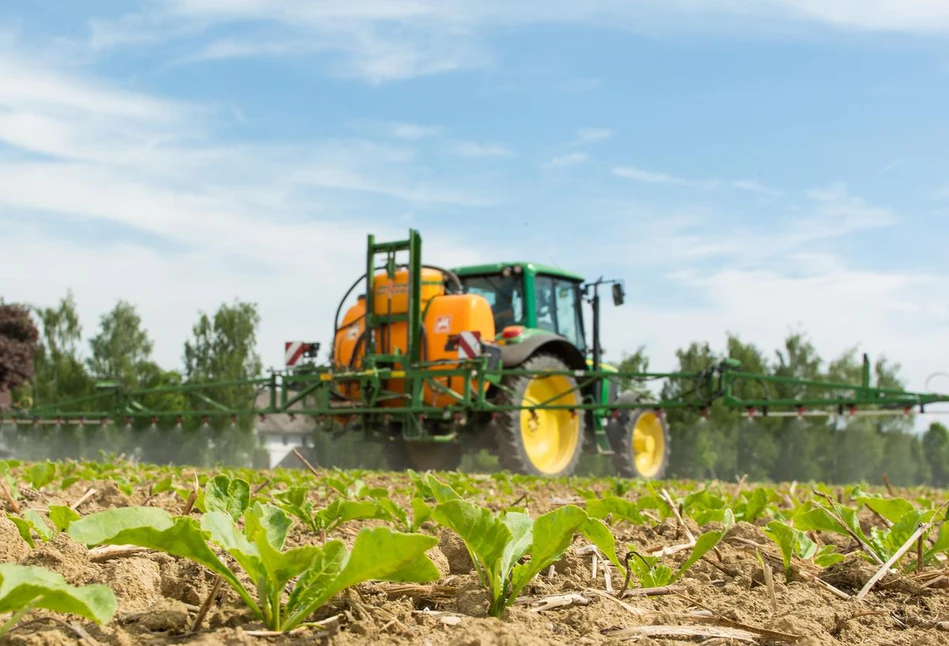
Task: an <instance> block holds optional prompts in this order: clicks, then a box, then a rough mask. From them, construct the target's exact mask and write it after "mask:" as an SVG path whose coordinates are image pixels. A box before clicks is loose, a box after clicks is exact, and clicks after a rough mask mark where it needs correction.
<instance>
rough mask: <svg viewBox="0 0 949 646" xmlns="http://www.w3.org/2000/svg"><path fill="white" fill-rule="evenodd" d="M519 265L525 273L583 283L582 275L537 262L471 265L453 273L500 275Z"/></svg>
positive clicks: (454, 269) (456, 269)
mask: <svg viewBox="0 0 949 646" xmlns="http://www.w3.org/2000/svg"><path fill="white" fill-rule="evenodd" d="M516 265H519V266H520V267H522V268H523V269H524V271H525V272H528V271H529V272H533V273H535V274H548V275H551V276H557V277H558V278H566V279H567V280H577V281H582V280H583V276H581V275H580V274H575V273H573V272H570V271H565V270H563V269H560V268H559V267H552V266H550V265H541V264H539V263H536V262H495V263H491V264H487V265H469V266H467V267H455V268H453V269H452V271H453V272H455V273H456V274H458V275H459V276H474V275H477V274H499V273H501V271H502V270H503V269H504V268H505V267H513V266H516Z"/></svg>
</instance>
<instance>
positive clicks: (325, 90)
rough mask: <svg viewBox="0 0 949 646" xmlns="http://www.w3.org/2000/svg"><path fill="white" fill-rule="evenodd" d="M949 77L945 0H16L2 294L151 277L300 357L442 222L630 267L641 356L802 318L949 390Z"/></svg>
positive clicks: (780, 327)
mask: <svg viewBox="0 0 949 646" xmlns="http://www.w3.org/2000/svg"><path fill="white" fill-rule="evenodd" d="M947 81H949V3H944V2H939V1H938V0H701V1H700V0H661V1H660V0H584V1H583V2H566V1H564V0H546V1H545V2H540V1H535V0H516V1H514V2H511V1H510V0H508V1H507V2H500V1H497V0H479V1H478V2H462V1H460V0H441V1H437V2H435V1H428V0H346V1H340V2H335V1H323V2H320V1H317V0H148V1H145V2H138V3H135V2H130V1H122V2H118V1H113V0H106V1H99V2H91V1H89V0H70V2H68V3H52V2H48V1H46V2H44V1H37V2H30V3H24V2H15V1H14V0H0V241H2V248H3V252H2V260H3V261H2V262H0V295H2V296H3V298H4V299H5V300H7V301H8V302H9V301H23V302H28V303H31V304H35V305H55V304H56V303H57V302H58V301H59V299H61V298H62V297H63V296H65V294H66V292H67V290H72V292H73V294H74V296H75V299H76V302H77V304H78V307H79V311H80V314H81V317H82V323H83V328H84V333H85V336H86V338H88V337H89V336H91V335H92V334H94V332H95V329H96V327H97V326H98V322H99V317H101V316H102V315H103V314H105V313H106V312H107V311H108V310H109V309H110V308H112V307H113V306H114V305H115V303H116V302H117V300H118V299H125V300H128V301H130V302H132V303H133V304H134V305H135V306H136V307H137V308H138V311H139V312H140V314H141V316H142V318H143V321H144V324H145V326H146V327H147V329H148V331H149V333H150V336H151V338H152V339H153V341H154V357H155V359H156V360H157V361H158V362H159V363H161V364H162V365H164V366H165V367H166V368H169V369H171V368H180V367H181V364H182V346H183V343H184V341H185V340H186V338H187V337H188V336H189V333H190V329H191V326H192V324H193V323H194V322H195V320H196V319H197V317H198V315H199V312H201V311H206V312H213V311H214V310H215V309H216V308H217V307H218V306H219V305H220V304H222V303H232V302H234V301H235V300H237V299H239V300H243V301H249V302H253V303H256V304H257V306H258V308H259V312H260V314H261V317H262V320H261V326H260V330H259V337H258V343H259V346H258V348H259V351H260V354H261V356H262V358H263V360H264V364H265V366H267V367H274V368H280V367H281V364H282V362H283V342H284V341H289V340H298V339H299V340H308V341H322V342H323V343H324V347H325V346H326V345H327V341H328V340H329V338H330V333H331V332H332V329H331V325H332V323H331V321H332V317H333V314H334V312H335V310H336V307H337V305H338V301H339V299H340V298H341V297H342V294H343V293H344V292H345V290H346V289H347V288H348V287H349V285H350V284H351V283H352V281H353V280H355V279H356V278H357V277H358V276H359V275H360V274H361V272H362V271H363V270H364V267H365V244H366V236H367V235H368V234H369V233H373V234H375V235H376V236H377V237H379V238H382V239H401V238H404V237H405V236H406V234H407V231H408V229H409V228H416V229H418V230H419V231H420V232H421V234H422V238H423V255H424V259H425V261H426V262H431V263H434V264H440V265H445V266H459V265H464V264H470V263H475V262H484V261H499V260H526V261H535V262H539V263H545V264H551V265H556V266H559V267H562V268H564V269H568V270H571V271H575V272H579V273H581V274H583V275H585V276H587V277H589V278H596V277H599V276H604V277H607V278H622V279H623V280H624V281H625V286H626V292H627V301H626V304H625V305H623V306H621V307H618V308H614V307H613V306H612V305H609V306H607V307H606V309H605V311H604V323H603V324H604V334H603V337H604V346H605V348H606V351H607V356H608V357H610V358H613V359H614V360H616V359H618V358H620V357H621V356H622V355H623V353H624V352H632V351H634V350H635V349H636V348H637V347H639V346H640V345H644V346H645V347H646V351H647V353H648V355H649V357H650V365H651V367H652V368H655V369H659V370H667V369H672V368H674V366H675V350H676V349H677V348H680V347H683V346H685V345H687V344H688V343H690V342H692V341H700V342H708V343H710V344H711V345H712V347H713V348H715V349H721V348H722V347H723V346H724V343H725V338H726V334H727V333H729V332H731V333H735V334H738V335H739V336H740V338H741V339H743V340H744V341H746V342H752V343H755V344H758V345H759V346H760V347H761V348H763V349H765V350H766V351H767V352H768V353H769V354H771V353H772V352H773V350H774V349H775V348H777V347H778V346H779V345H780V344H781V342H782V340H783V339H784V338H785V337H786V336H787V335H788V334H789V333H791V332H795V331H801V332H805V333H807V334H808V336H809V338H810V340H811V341H812V342H813V343H814V344H815V345H816V347H817V348H818V350H819V351H820V352H821V353H822V354H823V355H824V356H825V357H832V356H836V355H839V354H841V353H843V352H844V351H846V350H848V349H850V348H852V347H856V348H857V349H858V351H860V352H868V353H870V355H871V356H872V357H877V356H879V355H881V354H883V355H885V356H886V357H887V358H889V359H890V360H892V361H895V362H897V363H899V364H900V366H901V367H902V375H903V377H904V378H905V379H906V381H907V385H908V386H909V387H910V388H914V389H924V388H927V387H928V389H929V390H943V391H947V392H949V376H938V375H937V376H935V377H933V378H932V379H931V380H930V379H929V378H930V376H931V375H934V374H935V373H939V372H940V371H949V360H947V359H949V352H947V349H946V341H947V339H949V335H947V329H949V280H947V278H949V254H947V251H949V249H947V234H949V157H947V156H946V154H945V150H946V149H947V148H949V121H947V120H946V118H945V115H946V114H947V113H949V82H947ZM772 356H773V355H772ZM927 382H928V383H927Z"/></svg>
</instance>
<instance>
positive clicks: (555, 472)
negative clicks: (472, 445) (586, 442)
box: [497, 354, 585, 477]
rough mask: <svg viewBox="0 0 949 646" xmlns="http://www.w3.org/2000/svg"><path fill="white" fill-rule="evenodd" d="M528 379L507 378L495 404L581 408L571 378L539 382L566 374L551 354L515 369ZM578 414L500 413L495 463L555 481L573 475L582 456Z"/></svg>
mask: <svg viewBox="0 0 949 646" xmlns="http://www.w3.org/2000/svg"><path fill="white" fill-rule="evenodd" d="M518 368H519V369H521V370H529V371H531V372H536V373H538V374H535V375H533V376H514V377H508V378H507V379H506V380H505V382H504V384H503V388H502V389H501V395H500V397H499V398H498V403H499V404H501V405H509V406H518V407H526V406H531V405H537V404H545V403H546V404H553V405H578V406H579V405H580V404H581V403H582V397H581V394H580V392H579V390H578V388H577V382H576V380H575V379H574V378H573V377H572V376H566V375H550V376H544V375H543V374H540V373H542V372H543V371H545V370H551V371H569V370H570V368H569V367H568V366H567V365H566V364H565V363H564V362H563V361H562V360H561V359H559V358H558V357H556V356H554V355H551V354H537V355H534V356H533V357H531V358H530V359H528V360H527V361H525V362H524V363H523V364H521V365H520V366H518ZM584 426H585V422H584V414H583V411H582V410H579V409H578V410H568V409H555V410H535V411H530V410H525V409H520V410H511V411H505V412H502V413H500V417H499V419H498V425H497V448H498V460H499V462H500V464H501V467H502V468H504V469H507V470H509V471H513V472H515V473H523V474H529V475H537V476H548V477H558V476H567V475H570V474H571V473H573V471H574V469H576V467H577V461H578V460H579V459H580V454H581V452H582V450H583V433H584Z"/></svg>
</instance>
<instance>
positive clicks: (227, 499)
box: [204, 474, 250, 520]
mask: <svg viewBox="0 0 949 646" xmlns="http://www.w3.org/2000/svg"><path fill="white" fill-rule="evenodd" d="M249 504H250V484H248V482H247V481H246V480H242V479H240V478H235V479H234V480H231V479H230V478H228V477H227V476H226V475H223V474H221V475H217V476H215V477H214V478H212V479H211V480H209V481H208V483H207V485H206V486H205V493H204V506H205V510H206V511H224V512H227V513H228V514H230V515H231V518H233V519H234V520H238V519H239V518H240V517H241V515H243V513H244V510H246V509H247V507H248V505H249Z"/></svg>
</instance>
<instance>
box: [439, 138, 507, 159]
mask: <svg viewBox="0 0 949 646" xmlns="http://www.w3.org/2000/svg"><path fill="white" fill-rule="evenodd" d="M451 152H452V154H455V155H458V156H459V157H510V156H512V155H513V154H514V153H512V152H511V151H510V150H509V149H508V147H507V146H505V145H504V144H498V143H477V142H474V141H458V142H455V143H454V144H452V146H451Z"/></svg>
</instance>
